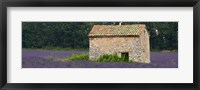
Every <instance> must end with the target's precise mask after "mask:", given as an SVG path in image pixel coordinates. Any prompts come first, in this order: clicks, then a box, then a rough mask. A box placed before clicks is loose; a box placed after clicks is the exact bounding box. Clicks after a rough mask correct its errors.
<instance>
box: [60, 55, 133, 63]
mask: <svg viewBox="0 0 200 90" xmlns="http://www.w3.org/2000/svg"><path fill="white" fill-rule="evenodd" d="M73 60H89V55H88V54H81V55H77V54H73V55H72V56H71V57H68V58H62V59H60V61H73ZM95 61H96V62H129V61H128V59H127V58H125V56H122V57H119V56H117V54H110V55H109V54H105V55H101V56H100V57H99V58H98V59H97V60H95Z"/></svg>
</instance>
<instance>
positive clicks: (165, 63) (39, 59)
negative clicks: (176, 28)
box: [22, 49, 178, 68]
mask: <svg viewBox="0 0 200 90" xmlns="http://www.w3.org/2000/svg"><path fill="white" fill-rule="evenodd" d="M83 53H85V54H88V51H50V50H25V49H23V50H22V68H178V52H151V55H150V58H151V63H149V64H143V63H126V62H93V61H88V60H75V61H60V60H59V59H62V58H67V57H70V56H71V55H72V54H83Z"/></svg>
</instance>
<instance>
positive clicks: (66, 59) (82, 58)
mask: <svg viewBox="0 0 200 90" xmlns="http://www.w3.org/2000/svg"><path fill="white" fill-rule="evenodd" d="M88 59H89V55H88V54H81V55H76V54H73V55H72V56H71V57H68V58H62V59H61V61H73V60H88Z"/></svg>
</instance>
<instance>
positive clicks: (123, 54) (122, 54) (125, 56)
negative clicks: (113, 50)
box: [121, 52, 129, 62]
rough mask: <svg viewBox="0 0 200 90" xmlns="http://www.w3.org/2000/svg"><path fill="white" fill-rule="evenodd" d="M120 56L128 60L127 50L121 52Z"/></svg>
mask: <svg viewBox="0 0 200 90" xmlns="http://www.w3.org/2000/svg"><path fill="white" fill-rule="evenodd" d="M121 57H122V58H123V60H124V61H127V62H128V61H129V55H128V52H122V53H121Z"/></svg>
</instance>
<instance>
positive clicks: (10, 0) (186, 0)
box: [0, 0, 200, 90]
mask: <svg viewBox="0 0 200 90" xmlns="http://www.w3.org/2000/svg"><path fill="white" fill-rule="evenodd" d="M199 1H200V0H98V1H97V0H1V1H0V36H1V38H0V88H1V89H2V90H35V89H37V90H66V89H68V90H81V89H83V90H93V89H95V90H100V89H101V90H102V89H103V90H104V89H105V90H108V89H109V90H110V89H111V90H199V89H200V88H199V81H200V80H199V79H200V78H199V75H200V74H199V73H200V72H199V65H200V63H199V59H200V57H199V55H198V54H199V45H200V44H199V43H200V41H199V35H200V32H199V31H198V30H200V18H199V17H200V2H199ZM69 6H70V7H193V16H194V17H193V22H194V25H193V32H194V33H193V35H194V36H193V40H194V41H193V42H194V43H193V45H194V46H193V52H194V54H193V60H194V63H193V66H194V67H193V71H194V72H193V75H194V76H193V81H194V83H133V84H130V83H118V84H116V83H74V84H73V83H62V84H58V83H53V84H52V83H42V84H40V83H7V7H69ZM186 78H187V77H186Z"/></svg>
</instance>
